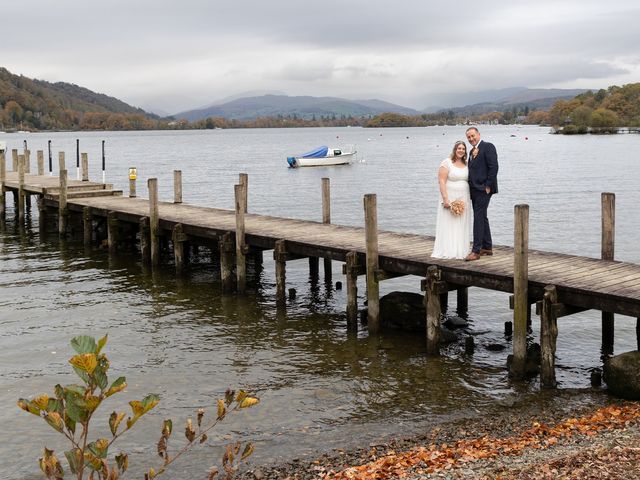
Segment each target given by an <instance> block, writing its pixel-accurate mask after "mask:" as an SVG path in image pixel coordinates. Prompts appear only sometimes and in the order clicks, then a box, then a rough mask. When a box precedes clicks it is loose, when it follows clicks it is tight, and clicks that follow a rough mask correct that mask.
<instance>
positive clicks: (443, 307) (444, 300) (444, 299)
mask: <svg viewBox="0 0 640 480" xmlns="http://www.w3.org/2000/svg"><path fill="white" fill-rule="evenodd" d="M447 308H449V292H442V293H441V294H440V312H441V313H442V314H443V315H445V314H446V313H447Z"/></svg>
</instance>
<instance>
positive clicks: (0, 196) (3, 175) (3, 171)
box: [0, 152, 7, 222]
mask: <svg viewBox="0 0 640 480" xmlns="http://www.w3.org/2000/svg"><path fill="white" fill-rule="evenodd" d="M6 180H7V163H6V158H5V155H4V152H0V222H4V221H5V218H6V216H7V194H6V192H5V191H4V183H5V182H6Z"/></svg>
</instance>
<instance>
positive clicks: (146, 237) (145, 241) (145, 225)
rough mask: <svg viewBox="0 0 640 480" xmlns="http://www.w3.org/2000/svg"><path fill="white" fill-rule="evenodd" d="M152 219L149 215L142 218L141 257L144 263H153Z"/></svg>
mask: <svg viewBox="0 0 640 480" xmlns="http://www.w3.org/2000/svg"><path fill="white" fill-rule="evenodd" d="M150 224H151V221H150V219H149V217H141V218H140V257H141V258H142V263H143V264H145V265H148V264H149V263H151V228H150Z"/></svg>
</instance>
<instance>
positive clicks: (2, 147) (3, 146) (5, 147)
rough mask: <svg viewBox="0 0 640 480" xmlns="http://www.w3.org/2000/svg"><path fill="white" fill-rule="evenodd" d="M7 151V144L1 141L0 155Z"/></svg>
mask: <svg viewBox="0 0 640 480" xmlns="http://www.w3.org/2000/svg"><path fill="white" fill-rule="evenodd" d="M6 151H7V142H4V141H2V140H0V153H3V152H6Z"/></svg>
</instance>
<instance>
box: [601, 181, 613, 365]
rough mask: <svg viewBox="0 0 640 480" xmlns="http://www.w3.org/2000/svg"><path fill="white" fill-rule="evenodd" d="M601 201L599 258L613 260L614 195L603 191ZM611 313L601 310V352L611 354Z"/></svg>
mask: <svg viewBox="0 0 640 480" xmlns="http://www.w3.org/2000/svg"><path fill="white" fill-rule="evenodd" d="M601 202H602V244H601V258H602V259H603V260H613V257H614V247H615V234H616V196H615V194H613V193H603V194H602V196H601ZM614 332H615V325H614V319H613V313H611V312H602V353H604V354H612V353H613V343H614V335H615V333H614Z"/></svg>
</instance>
